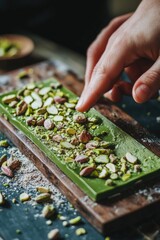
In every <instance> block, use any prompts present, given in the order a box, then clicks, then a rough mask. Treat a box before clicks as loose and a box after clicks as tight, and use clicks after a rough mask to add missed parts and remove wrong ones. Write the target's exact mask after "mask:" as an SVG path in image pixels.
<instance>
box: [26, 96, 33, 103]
mask: <svg viewBox="0 0 160 240" xmlns="http://www.w3.org/2000/svg"><path fill="white" fill-rule="evenodd" d="M24 101H25V103H27V104H30V103H31V102H33V98H32V97H31V96H25V98H24Z"/></svg>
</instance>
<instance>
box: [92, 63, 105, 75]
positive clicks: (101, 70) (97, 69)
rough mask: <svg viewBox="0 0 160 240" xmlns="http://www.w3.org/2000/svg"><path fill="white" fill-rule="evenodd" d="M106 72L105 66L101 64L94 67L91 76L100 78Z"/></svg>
mask: <svg viewBox="0 0 160 240" xmlns="http://www.w3.org/2000/svg"><path fill="white" fill-rule="evenodd" d="M106 72H107V69H106V66H105V65H104V64H101V65H99V66H96V67H95V68H94V69H93V74H94V75H96V76H98V77H100V76H104V75H105V74H106Z"/></svg>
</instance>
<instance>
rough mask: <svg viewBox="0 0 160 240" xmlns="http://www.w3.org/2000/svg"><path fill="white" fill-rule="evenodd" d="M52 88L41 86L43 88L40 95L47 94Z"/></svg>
mask: <svg viewBox="0 0 160 240" xmlns="http://www.w3.org/2000/svg"><path fill="white" fill-rule="evenodd" d="M50 90H51V88H50V87H44V88H41V89H40V90H39V95H42V96H44V95H45V94H47V93H48V92H49V91H50Z"/></svg>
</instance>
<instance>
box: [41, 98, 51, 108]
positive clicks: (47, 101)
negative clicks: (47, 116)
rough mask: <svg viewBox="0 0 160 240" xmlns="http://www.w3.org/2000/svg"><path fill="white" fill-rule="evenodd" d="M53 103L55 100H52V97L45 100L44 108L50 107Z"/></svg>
mask: <svg viewBox="0 0 160 240" xmlns="http://www.w3.org/2000/svg"><path fill="white" fill-rule="evenodd" d="M52 103H53V98H52V97H49V98H47V99H46V100H45V102H44V104H43V106H44V107H48V106H50V105H51V104H52Z"/></svg>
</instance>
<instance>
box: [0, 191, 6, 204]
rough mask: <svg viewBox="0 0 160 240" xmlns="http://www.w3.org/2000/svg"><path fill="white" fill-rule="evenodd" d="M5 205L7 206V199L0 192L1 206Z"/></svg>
mask: <svg viewBox="0 0 160 240" xmlns="http://www.w3.org/2000/svg"><path fill="white" fill-rule="evenodd" d="M4 204H5V198H4V196H3V194H2V193H1V192H0V205H4Z"/></svg>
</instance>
